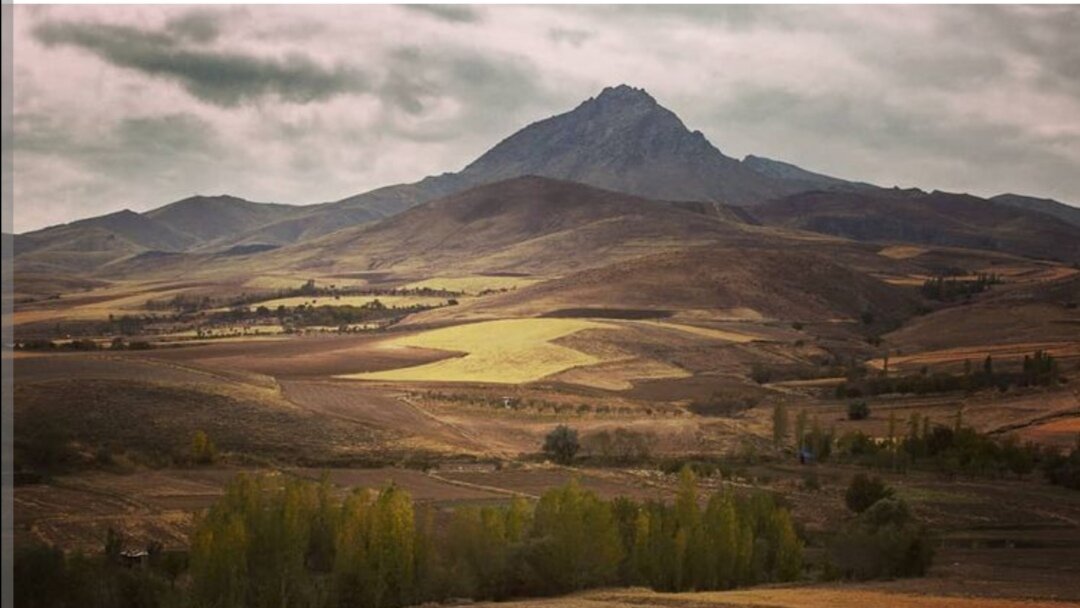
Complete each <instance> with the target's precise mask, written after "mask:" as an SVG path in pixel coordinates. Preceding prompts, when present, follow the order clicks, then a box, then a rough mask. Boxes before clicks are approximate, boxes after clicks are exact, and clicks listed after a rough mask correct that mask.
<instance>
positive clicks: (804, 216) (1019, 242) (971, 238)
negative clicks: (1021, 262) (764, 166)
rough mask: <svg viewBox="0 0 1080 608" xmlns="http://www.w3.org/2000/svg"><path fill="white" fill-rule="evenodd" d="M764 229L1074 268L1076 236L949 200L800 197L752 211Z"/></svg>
mask: <svg viewBox="0 0 1080 608" xmlns="http://www.w3.org/2000/svg"><path fill="white" fill-rule="evenodd" d="M752 213H753V215H754V217H756V218H757V219H759V220H760V221H761V222H762V223H764V224H766V225H770V226H778V227H784V228H795V229H800V230H809V231H813V232H820V233H824V234H831V235H836V236H841V237H844V238H849V239H854V240H857V241H880V242H902V243H919V244H926V245H938V246H947V247H966V248H972V249H988V250H991V251H1001V252H1005V253H1012V254H1017V255H1022V256H1027V257H1035V258H1044V259H1057V260H1065V261H1069V262H1074V261H1078V260H1080V228H1078V227H1077V226H1073V225H1071V224H1067V223H1064V222H1061V221H1059V220H1057V219H1055V218H1053V217H1051V216H1048V215H1046V214H1044V213H1041V212H1037V211H1029V210H1026V209H1020V208H1016V207H1011V206H1008V205H1004V204H1000V203H997V202H994V201H989V200H986V199H982V198H978V197H975V196H970V195H967V194H951V193H947V192H937V191H935V192H931V193H926V192H923V191H921V190H899V189H893V190H880V191H877V192H822V191H815V192H804V193H800V194H794V195H791V196H788V197H784V198H782V199H778V200H775V201H772V202H769V203H766V204H764V205H761V206H759V207H755V208H754V209H753V211H752Z"/></svg>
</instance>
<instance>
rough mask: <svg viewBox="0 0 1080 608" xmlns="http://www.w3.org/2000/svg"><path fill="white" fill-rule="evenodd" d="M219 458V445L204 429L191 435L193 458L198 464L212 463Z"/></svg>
mask: <svg viewBox="0 0 1080 608" xmlns="http://www.w3.org/2000/svg"><path fill="white" fill-rule="evenodd" d="M216 458H217V447H216V446H215V445H214V442H213V441H211V440H210V437H209V435H207V434H206V433H205V432H204V431H195V434H194V435H192V436H191V460H192V462H195V463H196V464H210V463H212V462H214V460H215V459H216Z"/></svg>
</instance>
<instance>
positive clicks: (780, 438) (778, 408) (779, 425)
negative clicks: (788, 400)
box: [772, 402, 788, 449]
mask: <svg viewBox="0 0 1080 608" xmlns="http://www.w3.org/2000/svg"><path fill="white" fill-rule="evenodd" d="M772 423H773V447H775V448H777V449H779V448H780V447H781V446H783V445H784V441H785V440H786V439H787V434H788V411H787V406H786V405H784V404H783V403H782V402H777V404H776V405H775V406H773V420H772Z"/></svg>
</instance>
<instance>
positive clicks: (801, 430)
mask: <svg viewBox="0 0 1080 608" xmlns="http://www.w3.org/2000/svg"><path fill="white" fill-rule="evenodd" d="M807 422H808V414H807V413H806V410H805V409H801V410H799V413H798V415H797V416H795V449H796V450H799V451H800V452H801V451H802V449H803V440H804V439H805V438H806V425H807Z"/></svg>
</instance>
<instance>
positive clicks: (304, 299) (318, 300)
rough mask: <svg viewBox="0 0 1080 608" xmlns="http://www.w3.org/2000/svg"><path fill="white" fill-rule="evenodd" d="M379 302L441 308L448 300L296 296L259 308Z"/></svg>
mask: <svg viewBox="0 0 1080 608" xmlns="http://www.w3.org/2000/svg"><path fill="white" fill-rule="evenodd" d="M375 300H378V301H379V302H381V303H383V304H384V305H386V306H388V307H390V308H394V307H398V308H404V307H408V306H441V305H442V304H445V303H446V298H430V297H421V296H338V297H336V298H335V297H333V296H322V297H311V296H295V297H291V298H275V299H273V300H266V301H265V302H259V303H258V306H265V307H267V308H270V309H274V308H277V307H278V306H285V307H288V308H292V307H295V306H306V305H308V304H310V305H312V306H363V305H365V304H370V303H372V302H374V301H375Z"/></svg>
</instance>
